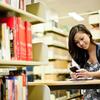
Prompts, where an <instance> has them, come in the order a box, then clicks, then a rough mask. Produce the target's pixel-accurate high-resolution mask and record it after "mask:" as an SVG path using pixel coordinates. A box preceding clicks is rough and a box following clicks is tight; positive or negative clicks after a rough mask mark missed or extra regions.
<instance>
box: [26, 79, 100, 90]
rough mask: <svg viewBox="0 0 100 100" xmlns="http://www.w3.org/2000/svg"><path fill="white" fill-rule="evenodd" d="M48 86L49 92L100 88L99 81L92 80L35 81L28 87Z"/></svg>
mask: <svg viewBox="0 0 100 100" xmlns="http://www.w3.org/2000/svg"><path fill="white" fill-rule="evenodd" d="M35 85H48V86H49V87H50V89H51V90H57V89H58V90H59V89H60V90H61V89H94V88H97V89H98V88H100V79H93V80H66V81H35V82H29V83H28V86H35Z"/></svg>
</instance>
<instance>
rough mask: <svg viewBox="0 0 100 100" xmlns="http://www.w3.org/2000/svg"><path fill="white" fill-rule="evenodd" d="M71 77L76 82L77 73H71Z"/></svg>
mask: <svg viewBox="0 0 100 100" xmlns="http://www.w3.org/2000/svg"><path fill="white" fill-rule="evenodd" d="M70 76H71V78H72V79H75V80H76V79H77V73H75V72H71V73H70Z"/></svg>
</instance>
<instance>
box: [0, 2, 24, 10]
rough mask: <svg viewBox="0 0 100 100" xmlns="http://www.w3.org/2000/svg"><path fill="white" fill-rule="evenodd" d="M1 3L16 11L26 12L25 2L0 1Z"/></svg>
mask: <svg viewBox="0 0 100 100" xmlns="http://www.w3.org/2000/svg"><path fill="white" fill-rule="evenodd" d="M0 2H3V3H6V4H9V5H11V6H12V7H14V8H16V9H22V10H26V7H25V6H26V4H25V0H0Z"/></svg>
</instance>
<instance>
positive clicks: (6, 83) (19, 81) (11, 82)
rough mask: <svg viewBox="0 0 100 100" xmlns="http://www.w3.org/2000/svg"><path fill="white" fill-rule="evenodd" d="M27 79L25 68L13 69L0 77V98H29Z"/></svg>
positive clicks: (19, 99)
mask: <svg viewBox="0 0 100 100" xmlns="http://www.w3.org/2000/svg"><path fill="white" fill-rule="evenodd" d="M27 98H28V91H27V79H26V71H25V70H15V71H14V70H13V71H10V72H9V75H7V76H3V77H1V78H0V100H27Z"/></svg>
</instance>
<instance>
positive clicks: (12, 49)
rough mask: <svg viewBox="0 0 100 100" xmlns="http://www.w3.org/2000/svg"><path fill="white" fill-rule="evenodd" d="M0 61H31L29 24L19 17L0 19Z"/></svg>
mask: <svg viewBox="0 0 100 100" xmlns="http://www.w3.org/2000/svg"><path fill="white" fill-rule="evenodd" d="M0 28H1V33H0V38H1V41H0V44H1V45H0V46H1V48H0V49H1V50H0V51H1V52H0V55H1V59H6V60H8V59H13V60H28V61H29V60H32V32H31V23H30V22H28V21H22V19H21V17H15V16H12V17H5V18H4V17H3V18H0Z"/></svg>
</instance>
